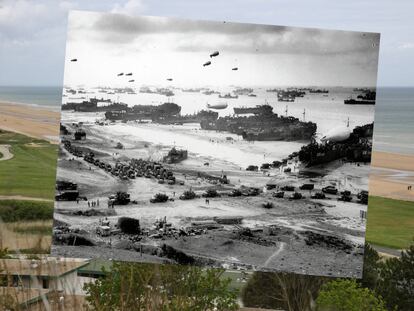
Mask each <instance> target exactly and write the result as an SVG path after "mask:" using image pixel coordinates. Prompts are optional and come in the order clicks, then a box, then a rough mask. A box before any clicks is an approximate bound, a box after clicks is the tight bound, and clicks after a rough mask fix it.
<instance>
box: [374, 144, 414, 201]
mask: <svg viewBox="0 0 414 311" xmlns="http://www.w3.org/2000/svg"><path fill="white" fill-rule="evenodd" d="M409 185H414V156H411V155H402V154H394V153H387V152H380V151H376V152H374V153H373V157H372V168H371V173H370V180H369V191H370V194H371V195H375V196H382V197H388V198H392V199H399V200H409V201H414V190H408V186H409Z"/></svg>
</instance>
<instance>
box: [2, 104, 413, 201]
mask: <svg viewBox="0 0 414 311" xmlns="http://www.w3.org/2000/svg"><path fill="white" fill-rule="evenodd" d="M0 115H1V117H0V128H1V129H4V130H8V131H13V132H18V133H22V134H25V135H28V136H31V137H36V138H42V139H46V140H49V141H50V142H53V143H56V142H57V137H58V134H59V127H58V125H59V120H60V113H59V112H57V111H53V110H50V109H47V108H43V107H34V106H29V105H22V104H14V103H5V102H1V103H0ZM410 184H414V156H411V155H403V154H395V153H387V152H380V151H375V152H373V158H372V168H371V174H370V184H369V185H370V187H369V189H370V194H371V195H376V196H384V197H389V198H394V199H402V200H414V191H413V190H411V191H410V190H407V187H408V185H410Z"/></svg>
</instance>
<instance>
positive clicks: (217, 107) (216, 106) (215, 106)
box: [207, 103, 228, 109]
mask: <svg viewBox="0 0 414 311" xmlns="http://www.w3.org/2000/svg"><path fill="white" fill-rule="evenodd" d="M227 106H228V105H227V103H219V104H214V105H210V104H207V108H208V109H226V108H227Z"/></svg>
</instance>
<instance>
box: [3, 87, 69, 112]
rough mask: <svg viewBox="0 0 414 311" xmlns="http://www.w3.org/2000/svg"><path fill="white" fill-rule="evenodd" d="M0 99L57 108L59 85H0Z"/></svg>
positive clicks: (59, 92) (59, 98)
mask: <svg viewBox="0 0 414 311" xmlns="http://www.w3.org/2000/svg"><path fill="white" fill-rule="evenodd" d="M0 101H5V102H13V103H20V104H29V105H34V106H47V107H50V108H55V109H57V108H59V106H60V105H61V102H62V87H60V86H0Z"/></svg>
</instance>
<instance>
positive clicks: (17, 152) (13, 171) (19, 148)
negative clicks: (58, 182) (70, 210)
mask: <svg viewBox="0 0 414 311" xmlns="http://www.w3.org/2000/svg"><path fill="white" fill-rule="evenodd" d="M0 144H7V145H11V148H10V152H11V153H13V154H14V157H13V158H12V159H10V160H7V161H1V162H0V195H21V196H28V197H36V198H44V199H54V189H55V178H56V163H57V162H56V161H57V151H58V147H57V146H56V145H52V144H50V143H49V142H47V141H45V140H39V139H35V138H31V137H27V136H24V135H21V134H17V133H12V132H6V131H1V130H0Z"/></svg>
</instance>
